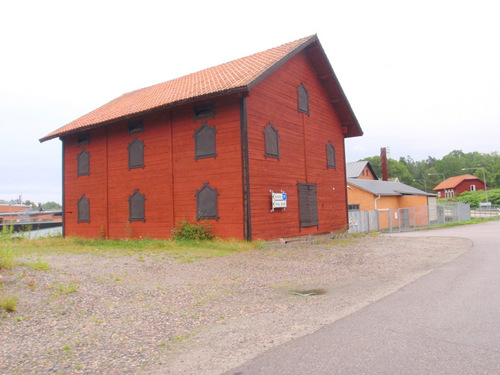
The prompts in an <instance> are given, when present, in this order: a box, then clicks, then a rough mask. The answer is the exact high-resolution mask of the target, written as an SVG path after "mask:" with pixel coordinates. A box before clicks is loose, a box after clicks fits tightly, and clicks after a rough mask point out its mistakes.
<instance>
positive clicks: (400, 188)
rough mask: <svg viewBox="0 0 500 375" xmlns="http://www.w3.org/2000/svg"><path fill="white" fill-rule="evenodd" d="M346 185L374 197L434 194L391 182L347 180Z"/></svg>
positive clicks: (430, 195)
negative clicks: (367, 192) (357, 188)
mask: <svg viewBox="0 0 500 375" xmlns="http://www.w3.org/2000/svg"><path fill="white" fill-rule="evenodd" d="M347 184H348V185H354V186H357V187H359V188H360V189H363V190H366V191H369V192H370V193H372V194H375V195H426V196H428V197H432V196H435V195H436V194H431V193H426V192H425V191H423V190H420V189H417V188H414V187H413V186H409V185H406V184H403V183H401V182H391V181H382V180H361V179H358V178H348V179H347Z"/></svg>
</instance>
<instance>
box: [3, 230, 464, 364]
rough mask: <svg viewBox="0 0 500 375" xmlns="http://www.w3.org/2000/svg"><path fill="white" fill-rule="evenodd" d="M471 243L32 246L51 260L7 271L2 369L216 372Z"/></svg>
mask: <svg viewBox="0 0 500 375" xmlns="http://www.w3.org/2000/svg"><path fill="white" fill-rule="evenodd" d="M470 246H471V244H470V242H468V241H467V240H462V239H456V238H430V237H429V238H418V239H417V238H411V237H404V238H403V237H390V236H377V237H364V238H358V239H340V240H334V241H322V240H321V239H314V240H313V241H312V242H306V241H296V242H292V243H288V244H284V243H278V242H273V243H267V244H266V245H265V246H264V248H263V249H261V250H255V251H251V252H246V253H238V254H233V255H230V256H226V257H223V258H215V259H206V260H200V261H196V262H194V263H181V262H179V260H176V259H174V258H171V257H167V256H164V255H162V254H157V253H156V254H145V253H140V254H137V255H131V256H117V255H116V254H113V253H100V252H98V251H96V252H95V254H85V255H74V254H65V255H44V256H40V257H38V256H36V257H33V258H31V259H25V260H26V261H29V260H31V261H34V260H37V259H38V258H40V260H41V261H42V262H46V263H48V265H49V266H50V270H48V271H43V270H39V271H37V270H34V269H33V268H30V267H25V266H20V267H16V268H14V269H12V270H9V271H8V272H5V271H4V272H3V273H2V275H3V282H4V285H3V290H2V291H0V294H1V293H4V292H9V293H11V294H13V295H16V296H18V298H19V301H18V304H17V307H18V310H17V311H15V312H12V313H8V312H5V311H1V310H0V314H1V315H0V337H1V341H0V374H20V373H22V374H52V373H53V374H135V373H146V374H221V373H223V372H225V371H227V370H230V369H231V368H234V367H236V366H237V365H239V364H241V363H243V362H244V361H246V360H248V359H250V358H253V357H254V356H256V355H257V354H259V353H261V352H263V351H265V350H267V349H269V348H271V347H272V346H275V345H279V344H281V343H284V342H286V341H288V340H291V339H294V338H296V337H299V336H301V335H305V334H308V333H311V332H313V331H315V330H316V329H318V328H320V327H321V326H322V325H325V324H328V323H331V322H333V321H335V320H337V319H339V318H342V317H344V316H346V315H348V314H350V313H352V312H354V311H357V310H359V309H361V308H363V307H364V306H366V305H368V304H370V303H372V302H373V301H376V300H378V299H380V298H382V297H384V296H386V295H388V294H390V293H392V292H394V291H396V290H397V289H399V288H401V287H402V286H404V285H406V284H408V283H410V282H412V281H413V280H415V279H417V278H419V277H421V276H422V275H424V274H426V273H428V272H430V271H431V270H433V269H434V268H436V267H438V266H439V265H441V264H443V263H445V262H448V261H450V260H452V259H454V258H456V257H457V256H459V255H460V254H462V253H463V252H465V251H466V250H468V249H469V248H470ZM310 291H318V292H320V293H318V295H314V294H313V295H307V294H308V292H310ZM321 293H323V294H321Z"/></svg>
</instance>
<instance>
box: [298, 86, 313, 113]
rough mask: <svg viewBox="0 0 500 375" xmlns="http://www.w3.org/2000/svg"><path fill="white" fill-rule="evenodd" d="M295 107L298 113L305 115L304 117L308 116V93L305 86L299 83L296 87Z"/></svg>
mask: <svg viewBox="0 0 500 375" xmlns="http://www.w3.org/2000/svg"><path fill="white" fill-rule="evenodd" d="M297 107H298V111H299V113H305V114H306V115H308V116H309V115H310V112H309V92H308V91H307V89H306V86H305V85H304V84H303V83H301V84H300V86H299V87H297Z"/></svg>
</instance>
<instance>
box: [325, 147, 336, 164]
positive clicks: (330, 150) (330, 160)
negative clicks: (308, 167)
mask: <svg viewBox="0 0 500 375" xmlns="http://www.w3.org/2000/svg"><path fill="white" fill-rule="evenodd" d="M326 163H327V168H337V165H336V161H335V147H333V145H332V142H328V144H327V145H326Z"/></svg>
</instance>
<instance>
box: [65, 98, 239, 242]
mask: <svg viewBox="0 0 500 375" xmlns="http://www.w3.org/2000/svg"><path fill="white" fill-rule="evenodd" d="M238 106H239V102H238V99H237V98H226V99H224V100H221V101H220V102H217V103H216V116H215V118H208V119H203V121H206V122H207V123H208V124H209V125H210V126H214V127H215V128H216V130H217V135H216V147H217V158H215V159H214V158H207V159H200V160H195V158H194V156H195V149H194V138H193V134H194V132H195V130H196V129H198V128H199V127H200V125H201V120H197V121H195V120H194V112H193V106H192V105H186V106H183V107H179V108H176V109H174V110H172V111H170V110H166V111H161V112H156V113H152V114H148V115H146V116H144V117H142V118H143V120H144V132H142V133H136V134H132V135H129V134H128V121H120V122H117V123H114V124H111V125H108V126H107V127H102V128H98V129H95V130H92V131H91V132H90V144H89V145H85V146H81V147H77V145H76V135H73V136H68V137H67V138H66V139H65V143H66V146H65V152H64V166H65V168H64V169H65V170H64V182H65V186H64V191H65V197H64V204H65V230H66V235H69V236H84V237H98V236H105V237H108V238H126V237H134V238H139V237H143V238H144V237H152V238H168V237H170V235H171V231H172V229H173V227H174V225H175V223H176V222H177V221H179V220H182V219H186V220H188V221H194V220H195V217H196V214H197V212H196V198H195V193H196V190H198V189H200V188H201V187H202V186H203V183H204V182H209V183H210V186H211V187H213V188H215V189H217V191H218V192H219V197H218V210H219V216H220V219H219V220H217V221H216V220H206V222H207V223H210V224H212V225H213V226H214V229H215V232H216V233H217V234H219V235H221V236H223V237H236V238H243V213H242V206H243V203H242V186H241V150H240V144H241V140H240V133H239V121H240V119H239V107H238ZM135 137H137V138H138V139H139V140H140V141H141V142H143V143H144V145H145V146H144V167H143V168H132V169H129V168H128V150H127V146H128V145H129V143H130V142H132V141H133V139H134V138H135ZM83 147H85V149H86V150H87V151H88V152H89V153H90V174H89V175H88V176H79V177H78V176H77V159H76V157H77V155H78V153H79V152H80V151H81V149H82V148H83ZM174 184H175V185H174ZM174 186H175V187H174ZM135 189H138V190H139V191H140V193H141V194H143V195H144V196H145V198H146V201H145V218H146V220H145V221H132V222H129V196H130V195H132V194H133V193H134V191H135ZM82 194H85V196H86V197H87V198H88V199H89V201H90V223H78V210H77V205H76V204H77V201H78V200H79V199H80V198H81V196H82Z"/></svg>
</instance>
